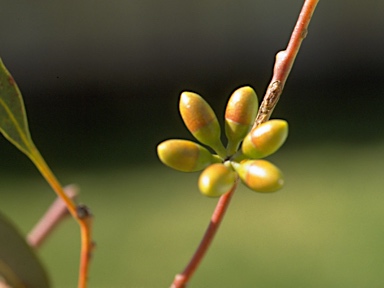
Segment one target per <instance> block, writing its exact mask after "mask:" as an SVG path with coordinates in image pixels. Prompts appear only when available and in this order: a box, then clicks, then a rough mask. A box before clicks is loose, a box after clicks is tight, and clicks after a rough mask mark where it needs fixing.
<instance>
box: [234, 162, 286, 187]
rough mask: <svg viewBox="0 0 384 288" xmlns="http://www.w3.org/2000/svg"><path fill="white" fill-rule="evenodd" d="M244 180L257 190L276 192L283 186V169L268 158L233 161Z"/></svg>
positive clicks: (247, 184)
mask: <svg viewBox="0 0 384 288" xmlns="http://www.w3.org/2000/svg"><path fill="white" fill-rule="evenodd" d="M231 164H232V166H233V167H234V169H235V170H236V172H237V173H238V174H239V176H240V179H241V180H242V182H243V183H244V184H245V185H246V186H248V187H249V188H250V189H252V190H253V191H256V192H275V191H277V190H279V189H281V188H282V187H283V184H284V179H283V175H282V173H281V171H280V170H279V169H278V168H277V167H276V166H275V165H273V164H272V163H271V162H268V161H266V160H244V161H242V162H241V163H236V162H232V163H231Z"/></svg>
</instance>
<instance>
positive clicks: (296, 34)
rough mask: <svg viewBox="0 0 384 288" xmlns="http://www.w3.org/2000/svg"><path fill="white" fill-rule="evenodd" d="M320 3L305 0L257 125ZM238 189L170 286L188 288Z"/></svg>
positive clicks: (276, 96) (267, 113)
mask: <svg viewBox="0 0 384 288" xmlns="http://www.w3.org/2000/svg"><path fill="white" fill-rule="evenodd" d="M318 2H319V0H306V1H305V2H304V5H303V8H302V10H301V13H300V15H299V18H298V20H297V23H296V26H295V28H294V30H293V32H292V36H291V39H290V40H289V43H288V46H287V49H286V50H284V51H280V52H279V53H278V54H277V55H276V60H275V65H274V70H273V76H272V80H271V83H270V84H269V87H268V89H267V91H266V94H265V96H264V100H263V102H262V103H261V106H260V109H259V112H258V115H257V117H256V120H255V124H254V127H256V126H258V125H260V124H261V123H264V122H266V121H268V120H269V118H270V116H271V114H272V112H273V109H274V108H275V106H276V104H277V102H278V100H279V98H280V95H281V93H282V92H283V88H284V85H285V82H286V80H287V78H288V75H289V73H290V71H291V68H292V65H293V63H294V61H295V58H296V55H297V53H298V52H299V49H300V45H301V42H302V41H303V39H304V38H305V37H306V35H307V31H308V25H309V22H310V21H311V18H312V14H313V12H314V11H315V8H316V5H317V3H318ZM235 186H236V185H235ZM235 188H236V187H234V189H232V190H231V191H230V192H228V193H227V194H224V195H223V196H221V198H220V200H219V202H218V203H217V206H216V209H215V211H214V213H213V215H212V218H211V222H210V224H209V226H208V229H207V231H206V232H205V234H204V237H203V240H202V241H201V243H200V245H199V247H198V248H197V250H196V252H195V254H194V256H193V257H192V259H191V261H190V262H189V264H188V265H187V267H186V268H185V269H184V271H183V272H182V273H181V274H178V275H176V277H175V279H174V282H173V283H172V286H171V288H185V287H186V286H187V284H188V282H189V280H190V278H191V277H192V275H193V273H194V272H195V270H196V269H197V266H198V265H199V263H200V262H201V260H202V259H203V257H204V255H205V253H206V251H207V249H208V247H209V245H210V244H211V243H212V240H213V237H214V236H215V234H216V232H217V229H218V227H219V225H220V223H221V221H222V220H223V218H224V214H225V211H226V209H227V207H228V205H229V202H230V200H231V198H232V194H233V193H234V191H235ZM213 219H215V221H213Z"/></svg>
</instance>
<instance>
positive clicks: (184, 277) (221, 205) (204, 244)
mask: <svg viewBox="0 0 384 288" xmlns="http://www.w3.org/2000/svg"><path fill="white" fill-rule="evenodd" d="M238 182H239V180H238V179H236V182H235V184H234V185H233V187H232V189H231V190H230V191H229V192H228V193H226V194H224V195H223V196H221V197H220V199H219V202H218V203H217V205H216V208H215V211H214V212H213V214H212V217H211V221H210V223H209V225H208V228H207V230H206V231H205V234H204V237H203V239H202V240H201V242H200V245H199V247H198V248H197V250H196V251H195V254H194V255H193V257H192V259H191V261H190V262H189V264H188V265H187V267H185V269H184V271H183V273H181V274H177V275H176V277H175V279H174V281H173V283H172V286H171V288H184V287H186V285H187V283H188V281H189V279H190V278H191V276H192V274H193V273H194V272H195V270H196V268H197V266H198V265H199V264H200V262H201V260H202V259H203V257H204V255H205V253H206V252H207V250H208V248H209V246H210V244H211V243H212V241H213V238H214V236H215V234H216V232H217V230H218V228H219V226H220V223H221V220H222V219H223V217H224V214H225V211H226V210H227V208H228V205H229V202H230V200H231V198H232V195H233V193H234V192H235V190H236V187H237V183H238Z"/></svg>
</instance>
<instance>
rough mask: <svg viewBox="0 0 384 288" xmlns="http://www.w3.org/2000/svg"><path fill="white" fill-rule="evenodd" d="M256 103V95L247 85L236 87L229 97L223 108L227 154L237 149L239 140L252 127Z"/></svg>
mask: <svg viewBox="0 0 384 288" xmlns="http://www.w3.org/2000/svg"><path fill="white" fill-rule="evenodd" d="M258 105H259V103H258V100H257V95H256V93H255V91H254V90H253V89H252V88H251V87H249V86H245V87H241V88H239V89H237V90H236V91H235V92H233V94H232V95H231V98H229V100H228V104H227V108H226V110H225V134H226V135H227V139H228V146H227V152H228V154H229V155H232V154H234V153H235V152H236V151H237V149H238V147H239V144H240V142H241V141H243V139H244V137H245V136H246V135H247V134H248V132H249V130H250V129H251V128H252V125H253V122H254V121H255V117H256V114H257V110H258Z"/></svg>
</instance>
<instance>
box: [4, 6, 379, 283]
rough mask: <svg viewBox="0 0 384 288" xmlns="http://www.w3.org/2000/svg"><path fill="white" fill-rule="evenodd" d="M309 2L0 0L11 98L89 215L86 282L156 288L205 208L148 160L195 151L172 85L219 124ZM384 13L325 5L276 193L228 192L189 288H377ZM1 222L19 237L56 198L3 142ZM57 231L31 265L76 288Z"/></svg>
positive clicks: (301, 65) (174, 266)
mask: <svg viewBox="0 0 384 288" xmlns="http://www.w3.org/2000/svg"><path fill="white" fill-rule="evenodd" d="M302 3H303V1H301V0H300V1H299V0H290V1H287V0H275V1H271V0H270V1H261V0H257V1H250V0H237V1H215V0H204V1H200V0H199V1H192V2H184V1H148V0H144V1H100V0H93V1H91V0H83V1H44V0H40V1H33V2H31V1H12V2H11V1H4V0H1V1H0V7H1V8H0V35H1V44H0V57H1V58H2V59H3V61H4V63H5V65H6V66H7V67H8V69H9V70H10V71H11V73H12V74H13V76H14V78H15V79H16V81H17V82H18V85H19V87H20V89H21V91H22V93H23V96H24V101H25V104H26V109H27V113H28V119H29V124H30V130H31V133H32V137H33V139H34V141H35V143H36V145H37V146H38V147H39V149H40V151H41V153H42V154H43V155H44V156H45V158H46V160H47V162H48V163H49V164H50V166H51V168H52V169H53V170H54V171H55V172H56V174H57V177H58V178H59V179H60V180H61V182H62V183H63V184H69V183H76V184H78V185H79V186H80V188H81V195H80V199H81V202H83V203H86V204H87V205H88V206H90V207H91V208H92V211H93V213H94V214H95V227H94V229H95V232H94V238H95V240H96V242H97V245H98V246H97V250H96V251H95V255H94V261H93V263H92V269H91V278H90V287H98V288H104V287H116V288H120V287H128V288H147V287H148V288H151V287H168V286H169V284H170V283H171V281H172V279H173V276H174V274H176V273H177V272H179V271H180V270H182V269H183V267H184V265H185V264H186V262H187V260H188V259H189V257H190V255H191V254H192V253H193V251H194V249H195V248H196V246H197V244H198V242H199V239H200V238H201V236H202V235H203V232H204V230H205V228H206V225H207V224H208V220H209V217H210V214H211V212H212V211H213V209H214V207H215V204H216V200H212V199H206V198H205V197H202V196H200V195H199V192H198V190H197V186H196V179H197V177H198V174H183V173H178V172H175V171H172V170H170V169H167V168H166V167H164V166H163V165H161V164H160V163H159V161H158V160H157V157H156V145H157V144H158V143H159V142H161V141H162V140H164V139H166V138H174V137H177V138H187V139H191V136H190V135H189V133H188V131H187V130H186V129H185V128H184V125H183V123H182V121H181V119H180V117H179V114H178V110H177V107H178V97H179V95H180V93H181V92H182V91H184V90H190V91H194V92H197V93H199V94H201V95H202V96H203V97H204V98H205V99H206V100H207V101H208V102H209V103H210V104H211V106H212V107H213V108H214V110H215V111H216V112H217V115H218V117H219V119H222V117H223V114H224V109H225V103H226V101H227V99H228V97H229V96H230V94H231V93H232V92H233V91H234V90H235V89H237V88H238V87H241V86H243V85H251V86H252V87H254V89H255V90H256V92H257V94H258V95H259V98H261V97H262V95H263V93H264V91H265V88H266V87H267V85H268V83H269V80H270V78H271V73H272V66H273V62H274V55H275V54H276V52H277V51H279V50H281V49H284V48H285V47H286V44H287V42H288V39H289V36H290V34H291V31H292V28H293V26H294V24H295V22H296V19H297V16H298V13H299V11H300V9H301V5H302ZM382 11H384V2H383V1H378V0H367V1H364V2H362V1H351V0H348V1H347V0H344V1H343V0H334V1H320V3H319V5H318V8H317V10H316V12H315V15H314V17H313V20H312V23H311V25H310V29H309V34H308V37H307V38H306V40H305V41H304V42H303V45H302V48H301V51H300V53H299V55H298V58H297V60H296V62H295V65H294V67H293V70H292V72H291V75H290V77H289V79H288V82H287V84H286V87H285V91H284V93H283V95H282V98H281V100H280V102H279V104H278V107H277V108H276V109H275V112H274V114H273V118H284V119H287V120H288V121H289V123H290V136H289V139H288V141H287V143H286V144H285V146H284V147H283V148H282V149H281V150H280V151H279V152H278V153H277V154H276V155H274V156H272V157H270V159H271V161H273V162H274V163H275V164H277V165H278V166H279V167H280V168H281V169H282V170H283V171H284V173H285V175H286V183H287V185H286V187H285V188H284V189H283V190H282V191H281V192H278V193H275V194H273V195H260V194H255V193H253V192H250V191H248V190H247V189H245V188H240V189H239V190H238V192H237V194H236V195H235V196H234V199H233V203H232V205H231V206H230V208H229V211H228V215H227V217H226V219H225V220H224V223H223V225H222V227H221V230H220V231H219V234H218V236H217V239H215V242H214V244H213V247H212V249H211V250H210V252H209V254H208V256H207V258H206V259H205V260H204V261H203V263H202V266H201V268H200V269H199V270H198V272H197V273H196V276H195V277H194V278H193V280H192V282H191V285H190V286H191V287H224V288H225V287H256V286H257V287H265V288H269V287H271V288H272V287H284V288H285V287H383V286H384V280H383V279H382V276H381V275H382V271H383V268H384V249H383V247H382V242H383V239H384V225H383V223H384V221H383V220H384V209H383V205H384V196H383V189H382V187H383V183H384V182H383V179H382V175H381V174H382V171H383V160H382V159H384V133H383V129H382V125H383V124H384V120H383V116H382V114H383V113H382V111H383V108H384V101H383V100H382V95H384V88H383V85H382V83H383V80H382V75H383V73H384V68H383V64H384V57H383V54H382V51H383V48H384V37H383V27H384V20H383V19H384V18H383V17H382ZM0 159H1V161H0V173H1V175H0V195H1V198H0V199H1V200H0V209H1V211H2V212H3V213H5V214H6V215H7V216H9V217H10V218H12V219H13V220H14V222H15V223H16V224H17V225H18V226H19V227H20V230H21V231H22V232H23V233H27V232H28V231H29V230H30V229H31V227H32V226H33V224H34V223H35V222H36V220H37V219H38V218H39V217H40V216H41V215H42V214H43V212H44V211H45V209H46V207H48V205H49V204H50V203H51V202H52V201H53V200H54V195H53V193H52V192H51V191H50V189H49V187H48V185H47V184H46V183H45V182H44V181H43V179H42V178H41V177H40V175H38V173H37V171H36V169H35V168H34V167H33V165H32V164H31V163H30V162H29V160H28V159H27V158H26V157H25V156H24V155H22V154H21V153H19V152H18V151H17V150H16V149H15V148H14V147H13V146H11V145H10V144H9V143H7V142H6V140H5V139H3V138H2V139H0ZM78 252H79V232H78V227H77V225H76V223H74V221H72V220H68V221H66V222H65V223H63V225H61V226H60V227H59V228H58V230H57V231H56V233H55V234H54V235H53V236H52V237H51V238H49V239H48V241H47V243H46V244H45V246H44V247H42V248H41V249H40V250H39V251H38V253H39V255H40V256H41V258H42V261H43V263H44V264H45V266H46V267H47V269H48V271H49V272H50V274H51V279H52V282H53V284H54V287H59V288H67V287H75V286H76V282H77V268H78Z"/></svg>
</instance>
